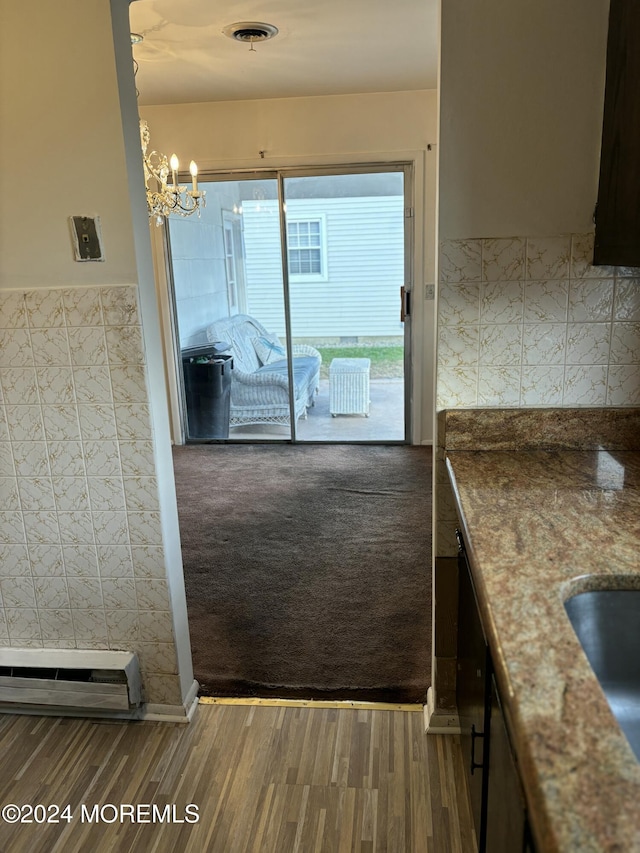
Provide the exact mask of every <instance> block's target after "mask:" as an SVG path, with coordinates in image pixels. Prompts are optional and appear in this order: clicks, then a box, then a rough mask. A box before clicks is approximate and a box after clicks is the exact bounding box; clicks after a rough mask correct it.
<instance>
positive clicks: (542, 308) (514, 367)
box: [437, 234, 640, 410]
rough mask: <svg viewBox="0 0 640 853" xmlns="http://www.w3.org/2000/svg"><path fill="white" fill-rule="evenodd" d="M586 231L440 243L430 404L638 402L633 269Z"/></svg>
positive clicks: (639, 274)
mask: <svg viewBox="0 0 640 853" xmlns="http://www.w3.org/2000/svg"><path fill="white" fill-rule="evenodd" d="M592 255H593V234H573V235H564V236H553V237H513V238H509V239H470V240H448V241H444V242H443V243H442V245H441V247H440V285H439V292H438V329H439V332H438V377H437V408H438V410H442V409H451V408H467V407H482V406H514V407H516V406H518V407H522V406H631V405H638V404H640V270H638V269H635V268H626V267H615V268H614V267H593V266H591V263H590V260H591V258H592Z"/></svg>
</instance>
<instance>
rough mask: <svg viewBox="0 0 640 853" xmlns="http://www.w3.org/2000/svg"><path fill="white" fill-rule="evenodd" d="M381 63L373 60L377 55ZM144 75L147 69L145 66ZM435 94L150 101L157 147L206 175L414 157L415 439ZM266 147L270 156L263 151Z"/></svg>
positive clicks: (428, 348)
mask: <svg viewBox="0 0 640 853" xmlns="http://www.w3.org/2000/svg"><path fill="white" fill-rule="evenodd" d="M372 61H373V60H372ZM139 73H140V74H144V68H143V67H141V68H140V72H139ZM436 109H437V106H436V92H435V91H433V90H423V91H415V92H394V93H380V94H369V95H338V96H320V97H313V98H284V99H273V100H263V101H235V102H229V101H226V102H220V103H211V104H178V105H172V106H144V107H141V108H140V114H141V116H142V117H143V118H145V119H146V120H147V121H148V122H149V128H150V131H151V140H152V143H153V147H154V148H155V149H157V150H161V151H162V150H163V151H165V152H167V153H171V152H173V151H175V152H176V154H177V155H178V157H179V158H180V159H181V161H182V163H188V162H189V160H190V159H195V160H196V161H197V163H198V166H199V168H200V170H201V172H202V173H206V172H207V171H215V170H224V169H259V168H278V167H290V166H323V165H342V164H345V165H348V164H352V163H367V162H369V163H371V162H395V161H413V162H414V163H415V187H414V189H415V197H414V200H413V206H414V208H415V244H414V258H413V268H414V283H415V287H416V299H415V302H414V305H415V306H416V310H415V311H414V316H413V320H412V323H413V331H414V338H415V341H416V345H415V348H414V355H415V361H414V365H413V375H414V389H413V402H414V424H413V427H414V429H413V433H414V441H416V442H418V443H419V442H420V441H430V440H431V436H432V412H433V405H434V401H433V389H432V377H433V348H434V345H433V324H434V316H433V302H430V301H425V300H424V299H423V298H422V294H423V287H424V284H425V282H429V283H433V281H434V275H435V192H436V190H435V182H436V154H435V146H434V148H433V149H432V150H430V151H428V150H427V146H428V145H429V144H432V145H433V144H434V142H435V138H436V132H437V115H436ZM261 151H262V152H263V153H264V157H262V156H261V154H260V152H261Z"/></svg>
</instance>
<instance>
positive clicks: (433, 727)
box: [423, 687, 460, 735]
mask: <svg viewBox="0 0 640 853" xmlns="http://www.w3.org/2000/svg"><path fill="white" fill-rule="evenodd" d="M423 713H424V730H425V733H426V734H428V735H459V734H460V720H459V719H458V715H457V714H455V713H451V712H448V713H445V712H443V711H437V710H436V708H435V707H434V704H433V687H430V688H429V689H428V690H427V704H426V705H425V706H424V711H423Z"/></svg>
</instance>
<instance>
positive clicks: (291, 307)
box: [169, 166, 408, 443]
mask: <svg viewBox="0 0 640 853" xmlns="http://www.w3.org/2000/svg"><path fill="white" fill-rule="evenodd" d="M200 183H201V188H202V189H204V190H205V191H206V194H207V205H206V208H205V209H204V210H203V211H202V215H201V217H200V218H199V219H198V218H196V217H190V218H187V219H173V218H171V219H170V220H169V254H170V266H171V273H172V275H171V280H172V289H173V304H174V314H175V319H176V330H177V338H178V348H179V351H180V355H179V363H180V364H181V369H182V376H181V388H182V391H183V399H184V405H183V409H184V423H185V436H186V439H187V440H229V441H283V440H284V441H291V440H295V441H299V442H305V441H311V442H315V441H321V442H360V441H362V442H376V443H377V442H398V441H404V440H406V438H407V434H406V428H405V423H406V411H405V409H406V405H405V400H406V395H405V384H406V372H405V364H406V362H407V358H406V347H405V341H406V340H407V328H406V323H403V322H402V321H401V316H400V308H401V306H400V291H401V288H402V287H403V286H404V285H405V284H406V283H407V281H408V279H407V275H406V266H407V264H406V256H407V253H406V244H407V234H406V228H405V224H406V221H407V220H406V218H405V213H406V208H407V204H406V200H405V171H404V168H403V167H401V166H398V167H393V168H388V169H384V170H381V169H370V170H366V171H364V170H363V171H358V172H356V171H350V172H345V171H341V172H339V173H337V172H334V173H331V174H318V173H316V174H309V173H308V172H304V173H298V172H295V173H294V172H273V173H269V174H267V173H263V174H261V175H260V177H259V178H256V177H255V175H254V176H244V175H233V176H228V175H227V176H221V177H220V179H205V180H202V181H201V182H200ZM231 360H232V364H233V367H232V369H230V370H228V369H227V366H228V365H227V364H226V363H225V362H228V363H229V364H230V363H231ZM194 377H195V378H194ZM212 388H213V389H214V391H212V390H211V389H212ZM211 410H213V412H214V415H213V416H212V417H208V416H207V412H210V411H211ZM203 411H204V414H203Z"/></svg>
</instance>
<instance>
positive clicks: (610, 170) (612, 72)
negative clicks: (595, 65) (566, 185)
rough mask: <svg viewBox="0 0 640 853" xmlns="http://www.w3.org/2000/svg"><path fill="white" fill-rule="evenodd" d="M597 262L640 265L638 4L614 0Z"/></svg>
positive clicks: (597, 232) (598, 209) (605, 100)
mask: <svg viewBox="0 0 640 853" xmlns="http://www.w3.org/2000/svg"><path fill="white" fill-rule="evenodd" d="M606 75H607V76H606V83H605V99H604V118H603V127H602V149H601V154H600V182H599V187H598V204H597V207H596V215H595V223H596V235H595V245H594V264H612V265H618V266H640V157H639V156H638V152H639V151H640V98H639V97H638V86H639V85H640V3H638V0H611V3H610V7H609V34H608V38H607V72H606Z"/></svg>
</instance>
